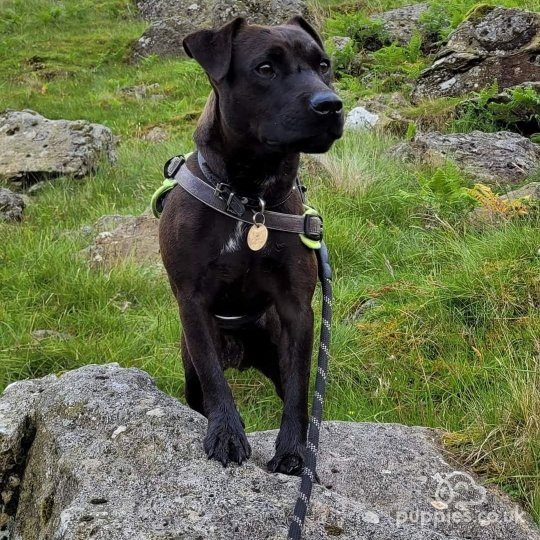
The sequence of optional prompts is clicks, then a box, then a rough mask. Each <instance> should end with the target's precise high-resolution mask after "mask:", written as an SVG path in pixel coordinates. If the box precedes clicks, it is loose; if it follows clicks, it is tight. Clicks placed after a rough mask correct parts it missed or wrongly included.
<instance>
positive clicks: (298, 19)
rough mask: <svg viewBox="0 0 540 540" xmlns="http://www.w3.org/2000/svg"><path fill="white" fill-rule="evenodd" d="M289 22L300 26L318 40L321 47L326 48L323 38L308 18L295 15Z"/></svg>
mask: <svg viewBox="0 0 540 540" xmlns="http://www.w3.org/2000/svg"><path fill="white" fill-rule="evenodd" d="M287 24H292V25H295V26H299V27H300V28H301V29H302V30H304V31H305V32H307V33H308V34H309V35H310V36H311V37H312V38H313V39H314V40H315V41H316V42H317V44H318V45H319V47H320V48H321V49H324V45H323V42H322V39H321V37H320V36H319V34H318V33H317V30H315V28H313V26H311V24H309V23H308V22H307V21H306V19H304V17H302V16H301V15H295V16H294V17H293V18H292V19H290V20H289V22H288V23H287Z"/></svg>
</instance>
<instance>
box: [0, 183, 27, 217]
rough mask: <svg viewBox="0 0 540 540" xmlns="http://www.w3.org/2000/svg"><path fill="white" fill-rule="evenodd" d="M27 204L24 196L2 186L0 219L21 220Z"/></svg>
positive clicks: (0, 191)
mask: <svg viewBox="0 0 540 540" xmlns="http://www.w3.org/2000/svg"><path fill="white" fill-rule="evenodd" d="M25 206H26V204H25V201H24V198H23V197H22V196H21V195H19V194H17V193H14V192H13V191H11V190H10V189H7V188H0V221H21V220H22V218H23V211H24V208H25Z"/></svg>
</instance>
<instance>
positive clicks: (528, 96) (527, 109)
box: [454, 82, 540, 137]
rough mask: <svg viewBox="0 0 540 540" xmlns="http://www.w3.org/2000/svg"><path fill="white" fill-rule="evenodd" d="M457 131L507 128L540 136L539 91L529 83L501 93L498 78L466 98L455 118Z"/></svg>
mask: <svg viewBox="0 0 540 540" xmlns="http://www.w3.org/2000/svg"><path fill="white" fill-rule="evenodd" d="M454 128H455V129H456V130H457V131H462V132H466V131H470V130H471V129H480V130H482V131H499V130H501V129H508V130H511V131H516V132H518V133H521V134H523V135H531V136H532V137H538V136H540V134H539V133H537V132H538V131H540V93H539V92H538V91H536V90H535V88H533V87H531V86H529V87H526V86H519V87H515V88H510V89H509V90H507V91H506V92H504V93H502V94H499V92H498V86H497V83H496V82H495V83H494V84H493V85H492V86H490V87H489V88H486V89H484V90H482V91H481V92H479V93H478V94H477V95H476V97H474V98H473V99H471V100H468V101H466V102H465V103H464V104H463V105H462V106H461V107H460V111H459V113H458V118H457V120H456V121H455V122H454Z"/></svg>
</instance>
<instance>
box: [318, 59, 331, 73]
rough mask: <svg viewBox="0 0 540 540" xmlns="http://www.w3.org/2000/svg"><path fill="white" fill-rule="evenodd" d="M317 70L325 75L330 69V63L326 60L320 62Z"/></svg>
mask: <svg viewBox="0 0 540 540" xmlns="http://www.w3.org/2000/svg"><path fill="white" fill-rule="evenodd" d="M319 68H320V70H321V73H327V72H328V70H329V69H330V62H328V60H321V63H320V64H319Z"/></svg>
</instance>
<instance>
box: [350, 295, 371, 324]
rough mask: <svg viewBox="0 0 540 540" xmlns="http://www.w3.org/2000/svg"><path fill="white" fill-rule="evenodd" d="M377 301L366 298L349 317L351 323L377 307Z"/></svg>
mask: <svg viewBox="0 0 540 540" xmlns="http://www.w3.org/2000/svg"><path fill="white" fill-rule="evenodd" d="M377 304H378V302H377V300H376V299H375V298H367V299H365V300H364V301H363V302H362V303H361V304H360V305H359V306H358V307H357V308H356V309H355V310H354V313H353V314H352V315H351V317H350V318H351V320H352V321H359V320H360V319H362V318H363V317H364V315H365V314H366V313H367V312H368V311H371V310H372V309H373V308H375V307H377Z"/></svg>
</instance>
